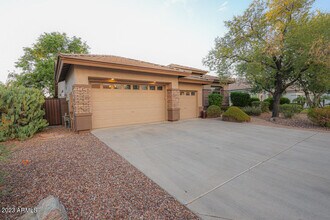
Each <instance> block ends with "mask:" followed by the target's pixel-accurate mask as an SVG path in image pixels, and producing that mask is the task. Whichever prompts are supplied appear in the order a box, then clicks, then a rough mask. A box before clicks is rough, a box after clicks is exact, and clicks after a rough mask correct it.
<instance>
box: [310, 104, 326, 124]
mask: <svg viewBox="0 0 330 220" xmlns="http://www.w3.org/2000/svg"><path fill="white" fill-rule="evenodd" d="M307 115H308V118H309V119H310V120H311V121H312V122H314V123H315V124H318V125H320V126H323V127H328V128H330V106H327V107H323V108H311V109H309V111H308V113H307Z"/></svg>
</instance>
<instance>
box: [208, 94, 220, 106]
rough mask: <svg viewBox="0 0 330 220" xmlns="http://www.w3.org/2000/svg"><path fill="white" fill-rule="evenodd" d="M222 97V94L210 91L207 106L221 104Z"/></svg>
mask: <svg viewBox="0 0 330 220" xmlns="http://www.w3.org/2000/svg"><path fill="white" fill-rule="evenodd" d="M222 99H223V97H222V95H220V94H218V93H211V94H210V95H209V106H211V105H217V106H221V105H222Z"/></svg>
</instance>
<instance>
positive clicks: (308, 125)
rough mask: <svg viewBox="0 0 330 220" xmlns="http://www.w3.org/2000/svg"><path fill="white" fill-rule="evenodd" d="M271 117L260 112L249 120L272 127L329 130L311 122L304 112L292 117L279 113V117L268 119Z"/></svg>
mask: <svg viewBox="0 0 330 220" xmlns="http://www.w3.org/2000/svg"><path fill="white" fill-rule="evenodd" d="M271 117H272V115H271V113H262V114H261V115H260V116H253V117H252V121H251V122H252V123H254V124H259V125H267V126H273V127H286V128H297V129H304V130H317V131H324V132H330V129H329V128H327V127H321V126H319V125H316V124H313V122H311V121H310V120H309V119H308V117H307V114H304V113H300V114H297V115H294V116H293V117H292V118H284V117H283V116H281V115H280V117H278V118H276V119H275V121H270V119H271Z"/></svg>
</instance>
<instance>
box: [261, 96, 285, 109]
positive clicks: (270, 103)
mask: <svg viewBox="0 0 330 220" xmlns="http://www.w3.org/2000/svg"><path fill="white" fill-rule="evenodd" d="M264 102H269V110H273V104H274V99H273V97H269V98H267V99H265V100H264ZM283 104H290V99H288V98H286V97H281V99H280V105H283Z"/></svg>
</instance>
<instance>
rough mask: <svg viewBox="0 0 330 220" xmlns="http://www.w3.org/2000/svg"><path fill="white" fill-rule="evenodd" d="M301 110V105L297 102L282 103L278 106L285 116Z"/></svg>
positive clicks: (290, 115)
mask: <svg viewBox="0 0 330 220" xmlns="http://www.w3.org/2000/svg"><path fill="white" fill-rule="evenodd" d="M302 110H303V108H302V106H301V105H298V104H283V105H281V106H280V111H281V112H282V113H283V115H284V117H285V118H291V117H292V116H294V115H295V114H298V113H300V112H301V111H302Z"/></svg>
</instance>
